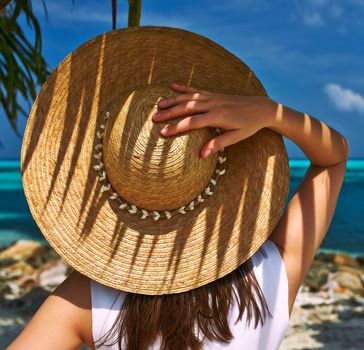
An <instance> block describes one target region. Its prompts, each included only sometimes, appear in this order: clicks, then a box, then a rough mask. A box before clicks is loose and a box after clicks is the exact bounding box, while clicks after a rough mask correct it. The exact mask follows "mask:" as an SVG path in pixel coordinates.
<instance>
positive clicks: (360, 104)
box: [324, 83, 364, 113]
mask: <svg viewBox="0 0 364 350" xmlns="http://www.w3.org/2000/svg"><path fill="white" fill-rule="evenodd" d="M324 90H325V92H326V94H327V95H328V96H329V98H330V100H331V102H332V103H333V104H334V105H335V107H336V108H338V109H340V110H343V111H358V112H359V113H364V96H362V95H361V94H359V93H357V92H355V91H353V90H351V89H345V88H343V87H342V86H340V85H339V84H335V83H330V84H326V86H325V88H324Z"/></svg>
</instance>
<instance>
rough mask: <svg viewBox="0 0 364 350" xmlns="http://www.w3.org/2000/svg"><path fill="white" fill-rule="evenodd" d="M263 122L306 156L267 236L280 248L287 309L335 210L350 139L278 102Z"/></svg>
mask: <svg viewBox="0 0 364 350" xmlns="http://www.w3.org/2000/svg"><path fill="white" fill-rule="evenodd" d="M271 108H272V109H271V113H268V114H267V119H266V123H267V124H266V125H267V127H269V128H271V129H272V130H274V131H276V132H278V133H280V134H281V135H283V136H285V137H287V138H289V139H290V140H291V141H293V142H294V143H295V144H296V145H297V146H299V147H300V148H301V150H302V151H303V152H304V153H305V155H306V156H307V157H308V159H309V160H310V166H309V168H308V170H307V172H306V174H305V176H304V178H303V180H302V182H301V183H300V185H299V186H298V188H297V189H296V191H295V193H294V195H293V196H292V198H291V200H290V202H289V204H288V206H287V208H286V210H285V212H284V213H283V216H282V217H281V218H280V220H279V222H278V224H277V225H276V227H275V229H274V230H273V232H272V234H271V236H270V239H271V240H272V241H274V242H275V243H276V244H277V246H278V247H279V248H280V251H281V254H282V258H283V261H284V264H285V267H286V271H287V275H288V283H289V310H290V312H291V311H292V308H293V304H294V300H295V299H296V296H297V292H298V290H299V287H300V286H301V284H302V283H303V281H304V278H305V276H306V274H307V272H308V270H309V268H310V266H311V263H312V261H313V259H314V257H315V254H316V251H317V249H318V248H319V246H320V245H321V243H322V240H323V239H324V237H325V235H326V233H327V230H328V228H329V225H330V223H331V220H332V217H333V215H334V212H335V208H336V203H337V199H338V196H339V193H340V190H341V186H342V183H343V180H344V175H345V170H346V161H347V159H348V156H349V144H348V142H347V141H346V139H345V138H344V137H343V136H342V135H341V134H340V133H338V132H337V131H336V130H334V129H332V128H331V127H329V126H328V125H326V124H325V123H323V122H322V121H320V120H318V119H316V118H314V117H312V116H309V115H307V114H304V113H300V112H298V111H295V110H293V109H291V108H288V107H285V106H283V105H281V104H278V103H275V102H274V103H272V104H271Z"/></svg>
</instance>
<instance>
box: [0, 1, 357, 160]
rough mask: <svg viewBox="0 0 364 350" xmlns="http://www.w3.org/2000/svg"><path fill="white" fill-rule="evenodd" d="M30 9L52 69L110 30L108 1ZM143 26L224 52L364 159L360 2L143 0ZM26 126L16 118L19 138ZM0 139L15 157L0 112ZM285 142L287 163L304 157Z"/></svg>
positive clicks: (15, 146)
mask: <svg viewBox="0 0 364 350" xmlns="http://www.w3.org/2000/svg"><path fill="white" fill-rule="evenodd" d="M33 4H34V5H33V6H34V9H35V13H36V14H37V17H38V18H39V19H40V22H41V26H42V30H43V53H44V56H45V58H46V59H47V61H48V63H49V64H50V66H51V67H52V69H54V68H55V67H56V66H57V64H59V63H60V62H61V61H62V60H63V58H65V57H66V56H67V55H68V54H69V53H70V52H71V51H73V50H74V49H76V48H77V47H79V46H80V45H82V44H83V43H84V42H86V41H88V40H89V39H91V38H92V37H94V36H96V35H99V34H101V33H103V32H107V31H109V30H111V1H97V0H89V1H85V0H83V1H80V0H75V4H74V5H73V4H72V1H71V0H63V1H56V0H46V4H47V9H48V14H49V18H48V21H46V20H45V14H44V10H43V7H42V5H41V1H40V0H37V1H33ZM127 11H128V2H127V0H123V1H121V0H119V1H118V16H117V20H118V23H117V27H118V28H122V27H126V26H127V24H126V23H127ZM141 25H161V26H171V27H177V28H183V29H186V30H190V31H193V32H196V33H198V34H201V35H203V36H206V37H208V38H210V39H212V40H214V41H216V42H217V43H219V44H220V45H223V46H224V47H225V48H226V49H227V50H229V51H231V52H232V53H234V54H235V55H237V56H238V57H239V58H240V59H241V60H243V61H244V62H245V63H246V64H247V65H248V66H249V67H250V68H251V69H252V70H253V71H254V73H255V74H256V75H257V76H258V78H259V79H260V80H261V81H262V83H263V85H264V86H265V88H266V90H267V92H268V95H269V96H270V97H271V98H272V99H274V100H275V101H277V102H280V103H283V104H285V105H287V106H288V107H291V108H294V109H297V110H299V111H302V112H305V113H308V114H310V115H312V116H314V117H316V118H318V119H321V120H323V121H324V122H325V123H327V124H328V125H329V126H331V127H333V128H335V129H336V130H338V131H339V132H341V133H342V134H343V135H344V136H345V137H346V138H347V139H348V140H349V143H350V146H351V154H350V156H351V157H352V158H355V157H364V147H363V146H364V141H363V139H364V135H363V131H364V0H274V1H268V0H224V1H221V0H220V1H217V0H194V1H190V0H184V1H167V0H143V4H142V15H141ZM23 27H24V29H25V30H26V32H27V33H28V35H29V37H33V32H32V31H31V29H29V28H28V27H27V25H26V23H25V22H24V24H23ZM27 109H28V110H30V108H29V107H28V108H27ZM25 123H26V119H25V118H24V117H22V116H21V117H20V118H19V122H18V125H19V130H20V132H21V133H23V131H24V128H25ZM0 139H1V140H2V142H3V148H0V158H19V155H20V147H21V139H19V138H17V137H16V136H15V134H14V133H13V132H12V130H11V129H10V126H9V124H8V122H7V121H6V119H5V117H4V114H3V111H1V110H0ZM285 143H286V146H287V150H288V155H289V156H290V157H305V155H304V154H303V152H302V151H301V150H300V149H299V148H298V147H297V146H296V145H295V144H293V143H292V142H291V141H289V140H287V139H285Z"/></svg>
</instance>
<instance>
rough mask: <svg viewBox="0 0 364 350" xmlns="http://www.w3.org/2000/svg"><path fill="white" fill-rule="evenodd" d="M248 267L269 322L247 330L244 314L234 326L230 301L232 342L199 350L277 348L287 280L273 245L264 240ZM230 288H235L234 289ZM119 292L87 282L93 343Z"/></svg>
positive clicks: (115, 308)
mask: <svg viewBox="0 0 364 350" xmlns="http://www.w3.org/2000/svg"><path fill="white" fill-rule="evenodd" d="M252 265H253V270H254V272H255V276H256V278H257V281H258V283H259V284H260V287H261V289H262V291H263V294H264V296H265V299H266V301H267V304H268V307H269V311H270V312H271V314H272V316H273V318H270V317H269V316H267V318H266V320H265V322H264V324H263V326H261V324H260V323H259V324H258V326H257V328H256V329H254V318H253V320H252V321H251V322H250V325H249V327H247V326H246V313H245V312H244V313H243V316H242V320H241V321H238V322H237V323H236V324H234V323H235V320H236V319H237V316H238V314H239V312H238V307H237V304H236V300H235V297H233V303H232V308H231V310H230V313H229V315H228V320H229V326H230V329H231V332H232V334H233V336H234V338H233V339H232V340H231V342H230V343H221V342H211V341H209V340H208V339H207V338H205V340H204V343H203V345H204V346H203V349H205V350H207V349H209V350H218V349H229V350H238V349H239V350H240V349H242V347H243V348H244V349H249V350H267V349H270V350H275V349H278V348H279V346H280V344H281V342H282V340H283V336H284V334H285V332H286V330H287V328H288V322H289V310H288V280H287V274H286V269H285V266H284V263H283V260H282V257H281V254H280V252H279V250H278V248H277V246H276V245H275V243H273V241H271V240H269V239H268V240H266V241H265V242H264V244H263V245H262V246H261V247H260V248H259V250H258V251H257V252H256V253H255V254H254V255H253V257H252ZM233 286H234V287H235V285H233ZM119 292H120V291H119V290H116V289H113V288H110V287H107V286H104V285H102V284H100V283H98V282H96V281H94V280H91V302H92V334H93V339H94V341H96V340H97V339H99V337H100V336H101V335H104V334H105V333H106V332H107V331H108V330H109V329H110V328H111V326H112V325H113V323H114V321H115V318H116V317H117V315H118V313H119V310H120V307H121V305H122V303H123V301H124V299H125V295H126V293H124V292H121V294H120V296H119V297H118V298H117V299H116V301H115V303H114V304H113V301H114V300H115V297H116V296H117V294H118V293H119ZM112 304H113V305H112ZM199 335H200V336H199V338H200V339H202V336H203V334H199ZM115 339H116V338H115ZM159 345H160V340H159V338H158V339H157V341H156V342H155V343H154V345H153V347H151V348H150V350H158V349H159ZM96 349H103V350H104V349H105V350H106V349H108V350H117V349H118V347H117V343H116V344H114V345H113V346H111V347H106V346H102V347H97V348H96ZM122 349H125V342H124V339H123V340H122Z"/></svg>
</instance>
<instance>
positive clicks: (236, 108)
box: [152, 83, 275, 158]
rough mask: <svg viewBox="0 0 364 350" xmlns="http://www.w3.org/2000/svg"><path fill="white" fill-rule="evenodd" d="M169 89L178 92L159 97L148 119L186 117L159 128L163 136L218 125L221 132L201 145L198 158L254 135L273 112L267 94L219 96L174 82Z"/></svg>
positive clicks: (157, 120) (271, 103) (216, 126)
mask: <svg viewBox="0 0 364 350" xmlns="http://www.w3.org/2000/svg"><path fill="white" fill-rule="evenodd" d="M171 88H172V89H173V90H174V91H177V92H180V93H181V94H179V95H175V96H170V97H167V98H165V99H162V100H160V101H159V103H158V108H159V111H158V112H157V113H155V114H154V115H153V116H152V120H153V121H154V122H161V121H167V120H170V119H173V118H176V117H182V116H186V117H185V118H183V119H181V120H180V121H178V122H177V123H175V124H168V125H166V126H165V127H164V128H163V129H162V130H161V134H162V135H163V136H171V135H175V134H177V133H181V132H185V131H188V130H192V129H200V128H204V127H215V128H220V129H221V130H222V131H223V133H222V134H221V135H219V136H217V137H215V138H213V139H212V140H210V141H208V142H207V143H205V144H204V146H203V147H202V149H201V154H200V155H201V157H202V158H205V157H207V156H209V155H210V154H212V153H215V152H217V151H219V150H221V149H222V148H224V147H227V146H229V145H232V144H234V143H237V142H239V141H241V140H243V139H245V138H247V137H249V136H251V135H253V134H255V133H256V132H257V131H259V130H260V129H262V128H264V127H266V126H267V125H268V124H267V121H268V117H269V116H271V115H273V114H274V108H275V106H274V105H275V102H274V101H272V100H271V99H270V98H269V97H267V96H242V95H222V94H217V93H212V92H209V91H204V90H198V89H195V88H192V87H189V86H182V85H177V84H175V83H173V84H172V85H171Z"/></svg>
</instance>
